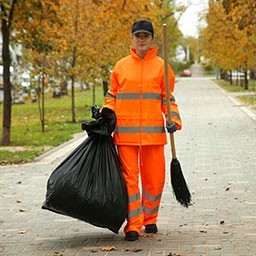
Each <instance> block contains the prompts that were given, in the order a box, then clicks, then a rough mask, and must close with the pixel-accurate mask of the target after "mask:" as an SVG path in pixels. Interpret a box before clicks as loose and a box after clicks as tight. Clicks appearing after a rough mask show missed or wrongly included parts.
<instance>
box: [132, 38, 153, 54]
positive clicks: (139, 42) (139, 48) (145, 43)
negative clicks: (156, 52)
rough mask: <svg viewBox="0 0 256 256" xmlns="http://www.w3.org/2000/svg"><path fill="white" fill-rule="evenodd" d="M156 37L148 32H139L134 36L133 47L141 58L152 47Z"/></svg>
mask: <svg viewBox="0 0 256 256" xmlns="http://www.w3.org/2000/svg"><path fill="white" fill-rule="evenodd" d="M153 40H154V37H153V36H152V35H150V34H147V33H138V34H135V35H133V36H132V41H133V47H134V48H135V50H136V53H137V55H138V56H140V57H141V58H144V57H145V55H146V54H147V52H148V50H149V49H150V48H151V47H152V43H153Z"/></svg>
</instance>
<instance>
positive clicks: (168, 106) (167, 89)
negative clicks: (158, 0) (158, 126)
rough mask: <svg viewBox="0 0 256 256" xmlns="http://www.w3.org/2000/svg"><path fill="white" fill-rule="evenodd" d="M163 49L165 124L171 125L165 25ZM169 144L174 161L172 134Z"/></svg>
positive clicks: (171, 134)
mask: <svg viewBox="0 0 256 256" xmlns="http://www.w3.org/2000/svg"><path fill="white" fill-rule="evenodd" d="M163 39H164V41H163V47H164V72H165V89H166V107H167V122H168V123H171V122H172V118H171V108H170V86H169V72H168V54H167V33H166V24H163ZM169 135H170V142H171V151H172V158H173V159H176V158H177V157H176V149H175V142H174V135H173V133H169Z"/></svg>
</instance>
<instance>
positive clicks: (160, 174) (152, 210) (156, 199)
mask: <svg viewBox="0 0 256 256" xmlns="http://www.w3.org/2000/svg"><path fill="white" fill-rule="evenodd" d="M117 149H118V153H119V158H120V160H121V167H122V171H123V175H124V179H125V181H126V186H127V191H128V218H127V224H126V226H125V228H124V232H125V233H127V232H128V231H137V232H138V233H140V231H141V229H142V227H143V226H145V225H147V224H156V219H157V216H158V209H159V205H160V200H161V196H162V192H163V188H164V182H165V157H164V145H152V146H127V145H118V146H117ZM139 175H140V180H141V191H140V184H139Z"/></svg>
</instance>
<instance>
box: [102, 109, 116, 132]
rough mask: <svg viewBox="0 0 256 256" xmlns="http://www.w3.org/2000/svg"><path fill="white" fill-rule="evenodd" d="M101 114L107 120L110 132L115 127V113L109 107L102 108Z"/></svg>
mask: <svg viewBox="0 0 256 256" xmlns="http://www.w3.org/2000/svg"><path fill="white" fill-rule="evenodd" d="M101 116H102V118H103V119H104V120H105V121H106V122H107V124H108V130H109V132H110V133H112V132H113V131H114V130H115V127H116V114H115V112H114V111H113V110H112V109H110V108H103V109H102V110H101Z"/></svg>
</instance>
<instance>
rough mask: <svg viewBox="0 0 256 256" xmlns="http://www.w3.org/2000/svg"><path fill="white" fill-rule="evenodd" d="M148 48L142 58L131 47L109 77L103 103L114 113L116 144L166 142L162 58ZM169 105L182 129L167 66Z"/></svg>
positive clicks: (173, 78) (170, 71)
mask: <svg viewBox="0 0 256 256" xmlns="http://www.w3.org/2000/svg"><path fill="white" fill-rule="evenodd" d="M156 54H157V48H151V49H150V50H149V52H148V53H147V55H146V56H145V58H144V59H141V58H140V57H139V56H138V55H136V53H135V50H134V49H131V50H130V55H128V56H127V57H124V58H123V59H121V60H119V61H118V62H117V63H116V65H115V67H114V69H113V72H112V74H111V77H110V89H109V91H108V92H107V94H106V96H105V104H104V106H103V107H107V108H110V109H112V110H113V111H114V112H115V113H116V116H117V123H116V129H115V131H114V136H113V137H114V143H115V144H117V145H164V144H166V143H167V140H166V131H165V119H164V116H163V114H164V115H165V116H166V115H167V108H166V91H165V85H164V84H165V81H164V61H163V59H162V58H160V57H159V56H157V55H156ZM169 80H170V103H169V104H170V106H171V116H172V121H174V122H175V123H176V124H177V126H178V129H181V125H182V124H181V119H180V115H179V112H178V106H177V105H176V103H175V99H174V97H173V95H172V92H173V90H174V83H175V77H174V73H173V71H172V69H171V67H170V66H169Z"/></svg>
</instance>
